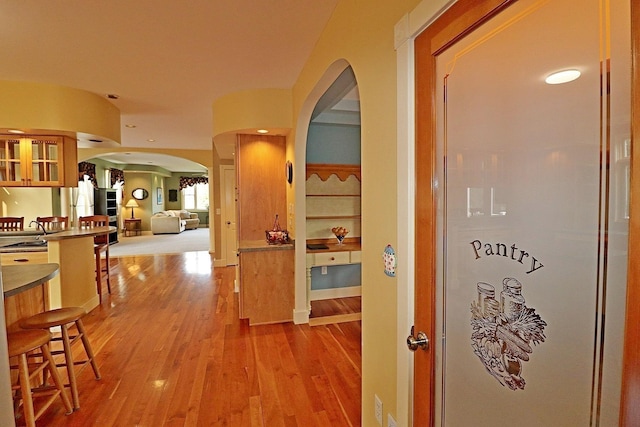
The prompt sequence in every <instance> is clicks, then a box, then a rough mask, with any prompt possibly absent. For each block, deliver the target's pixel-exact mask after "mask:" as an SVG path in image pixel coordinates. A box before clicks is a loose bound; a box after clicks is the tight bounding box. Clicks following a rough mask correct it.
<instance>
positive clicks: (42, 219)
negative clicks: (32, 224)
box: [36, 216, 69, 231]
mask: <svg viewBox="0 0 640 427" xmlns="http://www.w3.org/2000/svg"><path fill="white" fill-rule="evenodd" d="M36 221H37V222H38V223H39V224H41V225H42V227H44V229H45V230H46V231H60V230H65V229H66V228H67V227H68V226H69V217H68V216H39V217H37V218H36Z"/></svg>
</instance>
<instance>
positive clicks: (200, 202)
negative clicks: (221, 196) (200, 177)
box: [182, 183, 209, 210]
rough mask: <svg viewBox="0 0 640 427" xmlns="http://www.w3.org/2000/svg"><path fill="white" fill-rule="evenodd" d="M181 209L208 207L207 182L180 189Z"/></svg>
mask: <svg viewBox="0 0 640 427" xmlns="http://www.w3.org/2000/svg"><path fill="white" fill-rule="evenodd" d="M182 203H183V206H182V207H183V209H187V210H189V209H192V210H193V209H200V210H207V209H209V184H208V183H207V184H195V185H190V186H188V187H185V188H183V189H182Z"/></svg>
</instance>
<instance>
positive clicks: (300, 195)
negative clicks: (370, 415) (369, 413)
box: [294, 60, 361, 323]
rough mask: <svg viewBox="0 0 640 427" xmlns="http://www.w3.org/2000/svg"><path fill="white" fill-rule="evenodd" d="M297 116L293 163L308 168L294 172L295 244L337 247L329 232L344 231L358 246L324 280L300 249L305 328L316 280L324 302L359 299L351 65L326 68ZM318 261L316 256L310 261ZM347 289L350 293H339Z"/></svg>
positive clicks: (299, 296) (299, 319)
mask: <svg viewBox="0 0 640 427" xmlns="http://www.w3.org/2000/svg"><path fill="white" fill-rule="evenodd" d="M299 117H300V121H299V122H298V123H297V129H296V147H295V157H296V159H295V161H296V163H297V164H299V165H305V167H304V168H296V170H295V174H296V176H295V180H296V182H297V183H304V185H297V186H296V190H295V191H296V201H297V203H296V239H297V240H298V241H302V242H306V243H311V244H322V243H323V242H326V243H328V244H329V245H333V244H335V243H337V240H336V238H335V237H334V236H333V234H332V231H331V229H332V228H333V227H340V226H342V227H345V228H347V229H349V234H348V235H347V242H348V243H350V244H357V246H358V251H357V254H355V255H354V259H353V260H351V259H349V256H350V254H349V251H346V257H347V258H346V259H345V260H343V262H342V263H341V264H340V267H338V266H337V265H336V266H333V265H331V266H327V268H326V272H327V274H326V275H325V274H323V273H324V272H325V268H313V267H310V264H309V263H308V262H307V259H308V258H309V257H308V256H307V253H306V245H296V310H295V313H294V320H295V322H296V323H306V322H308V321H309V308H310V300H311V298H310V297H311V294H312V292H310V291H311V283H312V282H313V280H312V279H311V277H312V276H313V277H315V278H316V283H318V284H319V287H318V289H314V292H315V291H316V290H317V291H320V293H319V294H318V293H316V296H319V297H320V298H327V297H331V296H333V295H336V296H341V295H347V296H353V295H359V294H360V277H361V273H360V265H359V254H360V252H359V244H360V204H361V203H360V173H359V171H360V108H359V95H358V88H357V82H356V78H355V73H354V71H353V69H352V68H351V66H350V65H349V63H348V62H347V61H345V60H338V61H336V62H334V63H333V64H332V65H331V66H330V67H329V68H328V69H327V71H326V72H325V74H324V76H323V77H322V78H321V79H320V80H319V82H318V84H317V85H316V87H315V88H314V90H313V91H312V92H311V93H310V94H309V97H308V98H307V100H306V101H305V103H304V105H303V107H302V109H301V112H300V115H299ZM323 167H324V169H323ZM321 169H322V170H321ZM308 179H309V181H308ZM309 185H311V187H313V189H312V190H311V191H312V197H310V198H308V197H307V195H308V193H307V188H308V186H309ZM323 188H324V189H323ZM332 193H336V194H332ZM324 196H328V197H326V198H325V197H324ZM310 199H313V200H311V201H310ZM332 209H333V211H332ZM341 210H342V211H343V212H342V213H341ZM332 249H333V248H332ZM321 252H323V251H322V250H320V251H319V252H318V253H321ZM314 256H316V255H314V254H313V253H312V258H313V257H314ZM316 257H321V255H317V256H316ZM352 261H353V264H352ZM315 270H317V272H316V271H315ZM319 275H320V276H319ZM321 276H322V277H321ZM318 277H320V279H318ZM332 283H342V284H343V285H347V286H338V287H337V288H340V287H344V289H342V290H340V289H333V288H336V287H335V286H333V285H330V284H332ZM347 288H349V289H347ZM345 290H346V294H343V293H341V292H344V291H345Z"/></svg>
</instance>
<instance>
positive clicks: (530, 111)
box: [435, 0, 630, 427]
mask: <svg viewBox="0 0 640 427" xmlns="http://www.w3.org/2000/svg"><path fill="white" fill-rule="evenodd" d="M628 8H629V3H628V1H621V0H619V1H611V2H610V3H608V2H601V1H598V0H549V1H532V0H522V1H520V2H517V3H516V4H515V5H513V6H511V7H509V8H508V9H507V10H506V11H505V12H503V13H501V14H499V15H498V16H497V17H495V18H493V19H492V20H491V21H489V22H488V23H486V24H484V25H483V26H482V27H480V28H478V29H477V30H475V31H474V32H473V33H472V34H470V35H468V36H467V37H465V38H464V39H462V40H461V41H459V42H458V43H456V44H455V45H453V46H452V47H451V48H449V49H448V50H447V51H445V52H444V53H442V54H440V55H439V56H438V59H437V64H438V66H437V73H438V77H437V78H438V86H439V89H438V90H439V93H438V94H437V98H436V99H438V100H440V101H439V103H440V104H439V108H438V111H437V117H438V138H437V141H438V155H439V156H438V158H439V159H440V160H439V162H440V166H441V167H440V168H439V172H438V180H437V193H438V209H439V218H438V220H439V224H440V226H439V232H440V235H439V237H438V241H439V245H440V248H439V251H438V253H441V254H442V256H441V258H440V259H439V262H438V268H439V271H438V274H437V277H438V283H437V284H436V285H437V293H436V298H437V302H438V309H437V312H438V313H437V314H438V316H437V317H438V319H437V323H436V324H437V331H438V334H439V335H438V336H436V337H435V338H436V339H435V343H436V349H437V350H436V351H437V353H436V365H437V370H436V378H438V380H437V381H436V383H437V384H436V402H437V404H436V408H435V413H436V424H437V425H446V426H471V425H473V426H506V425H517V426H520V427H521V426H563V427H566V426H588V425H590V424H591V425H597V424H598V423H600V425H606V426H610V425H617V424H618V421H617V417H618V404H619V390H620V381H621V372H622V370H621V358H622V332H623V320H624V295H625V282H626V241H627V215H628V213H627V211H626V207H627V206H628V170H629V169H628V168H629V165H628V160H629V157H628V156H629V150H630V142H629V141H630V135H629V103H630V101H629V93H630V91H629V87H630V86H629V80H630V76H629V73H628V71H627V70H629V69H630V46H629V43H628V40H629V36H628V35H629V26H628V25H629V24H628V23H627V21H628V16H629V12H628ZM625 17H626V19H625ZM562 70H578V71H579V72H580V76H579V78H577V79H576V80H573V81H571V82H568V83H564V84H547V83H545V78H546V77H547V76H549V75H550V74H552V73H554V72H556V71H562ZM605 319H606V322H605Z"/></svg>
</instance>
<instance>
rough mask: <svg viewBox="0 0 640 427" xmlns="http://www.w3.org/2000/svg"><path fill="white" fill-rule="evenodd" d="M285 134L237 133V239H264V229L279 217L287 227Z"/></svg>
mask: <svg viewBox="0 0 640 427" xmlns="http://www.w3.org/2000/svg"><path fill="white" fill-rule="evenodd" d="M285 149H286V139H285V137H284V136H264V135H238V144H237V147H236V173H237V179H236V183H237V184H236V185H237V188H238V201H237V205H236V206H237V211H238V240H239V241H243V240H263V239H265V234H264V232H265V230H267V229H271V226H272V225H273V220H274V218H275V216H276V214H277V215H279V216H280V226H281V227H282V228H287V224H286V221H287V194H286V179H285V175H284V165H285V159H286V157H285Z"/></svg>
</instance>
